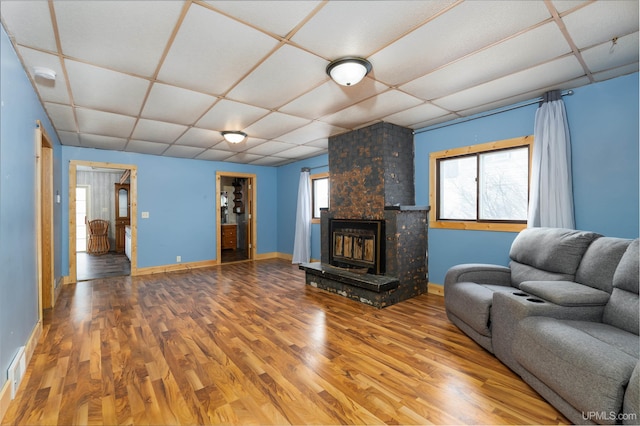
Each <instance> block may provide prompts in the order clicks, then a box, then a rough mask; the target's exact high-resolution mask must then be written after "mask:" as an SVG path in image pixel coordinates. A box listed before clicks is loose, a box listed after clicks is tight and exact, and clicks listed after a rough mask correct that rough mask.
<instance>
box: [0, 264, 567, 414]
mask: <svg viewBox="0 0 640 426" xmlns="http://www.w3.org/2000/svg"><path fill="white" fill-rule="evenodd" d="M304 282H305V279H304V272H303V271H300V270H299V269H298V267H297V265H292V264H291V263H290V262H288V261H286V260H282V259H270V260H261V261H253V262H245V263H237V264H225V265H218V266H214V267H209V268H199V269H194V270H190V271H182V272H173V273H157V274H153V275H144V276H138V277H114V278H106V279H100V280H93V281H86V282H82V283H78V284H70V285H67V286H64V288H63V289H62V291H61V293H60V297H59V300H58V303H57V304H56V306H55V307H54V309H53V311H52V314H51V318H45V321H48V323H45V327H44V331H43V334H42V337H41V339H40V341H39V343H38V346H37V348H36V350H35V352H34V355H33V358H32V360H31V362H30V363H29V366H28V369H27V374H26V375H25V379H24V382H23V384H22V387H21V388H20V391H19V393H18V396H17V398H16V399H15V400H14V401H12V402H11V404H10V405H9V407H8V409H7V412H6V414H5V416H4V419H3V424H4V423H7V424H60V425H62V424H65V425H67V424H68V425H71V424H214V423H225V424H230V423H234V424H249V423H253V424H327V425H328V424H381V423H393V424H470V423H473V424H480V423H483V424H505V423H506V424H569V422H568V421H567V419H566V418H564V417H563V416H562V415H561V414H560V413H559V412H558V411H556V410H555V409H554V408H553V407H552V406H550V405H549V404H548V403H547V402H545V401H544V400H543V399H542V398H541V397H540V396H539V395H538V394H537V393H536V392H535V391H533V390H532V389H531V388H530V387H529V386H528V385H526V384H525V383H524V382H523V381H522V380H521V379H520V378H519V377H518V376H517V375H515V374H514V373H513V372H511V371H510V370H509V369H508V368H507V367H505V366H504V365H503V364H502V363H501V362H500V361H498V360H497V359H496V358H495V357H494V356H493V355H491V354H490V353H488V352H486V351H485V350H483V349H482V348H481V347H480V346H478V345H477V344H475V343H474V342H473V341H472V340H471V339H469V338H468V337H467V336H466V335H464V334H463V333H462V332H461V331H460V330H459V329H458V328H456V327H455V326H454V325H453V324H451V323H450V322H449V321H448V320H447V318H446V313H445V310H444V299H443V298H442V297H439V296H434V295H430V294H423V295H421V296H418V297H415V298H413V299H409V300H406V301H403V302H401V303H398V304H395V305H393V306H390V307H387V308H384V309H376V308H373V307H371V306H368V305H365V304H362V303H358V302H355V301H352V300H350V299H348V298H345V297H341V296H339V295H336V294H333V293H329V292H325V291H322V290H319V289H316V288H313V287H311V286H307V285H305V284H304Z"/></svg>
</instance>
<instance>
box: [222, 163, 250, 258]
mask: <svg viewBox="0 0 640 426" xmlns="http://www.w3.org/2000/svg"><path fill="white" fill-rule="evenodd" d="M255 180H256V177H255V175H253V174H244V173H225V172H218V173H216V193H217V197H216V199H217V212H218V214H217V215H216V229H217V235H218V245H217V246H218V249H217V253H218V260H219V262H220V263H230V262H241V261H246V260H252V259H255V249H256V241H255V229H256V228H255V203H254V200H255V187H256V185H255Z"/></svg>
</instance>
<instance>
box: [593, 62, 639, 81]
mask: <svg viewBox="0 0 640 426" xmlns="http://www.w3.org/2000/svg"><path fill="white" fill-rule="evenodd" d="M634 72H638V62H636V63H634V64H629V65H624V66H622V67H618V68H614V69H612V70H607V71H603V72H599V73H596V74H594V75H593V78H594V80H595V81H604V80H609V79H610V78H615V77H620V76H621V75H627V74H631V73H634Z"/></svg>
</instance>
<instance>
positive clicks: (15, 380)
mask: <svg viewBox="0 0 640 426" xmlns="http://www.w3.org/2000/svg"><path fill="white" fill-rule="evenodd" d="M26 361H27V360H26V356H25V353H24V346H20V348H19V349H18V353H17V354H16V356H15V357H14V358H13V361H11V365H9V370H8V371H7V379H8V380H9V386H11V399H14V398H15V397H16V392H18V387H19V386H20V382H21V381H22V377H23V376H24V373H25V371H26V370H27V362H26Z"/></svg>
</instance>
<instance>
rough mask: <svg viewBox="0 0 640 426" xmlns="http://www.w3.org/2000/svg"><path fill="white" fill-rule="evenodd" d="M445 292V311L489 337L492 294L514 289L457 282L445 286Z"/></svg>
mask: <svg viewBox="0 0 640 426" xmlns="http://www.w3.org/2000/svg"><path fill="white" fill-rule="evenodd" d="M445 291H446V294H445V298H444V303H445V306H446V309H447V310H448V311H450V312H451V313H453V314H454V315H455V316H456V317H458V318H460V320H462V321H464V322H465V323H466V324H467V325H468V326H469V327H471V328H473V329H474V330H475V331H476V332H477V333H479V334H481V335H483V336H487V337H491V305H492V303H493V293H494V292H496V291H515V289H514V288H513V287H509V286H501V285H490V284H477V283H472V282H459V283H453V284H451V285H449V286H447V287H446V288H445Z"/></svg>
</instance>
